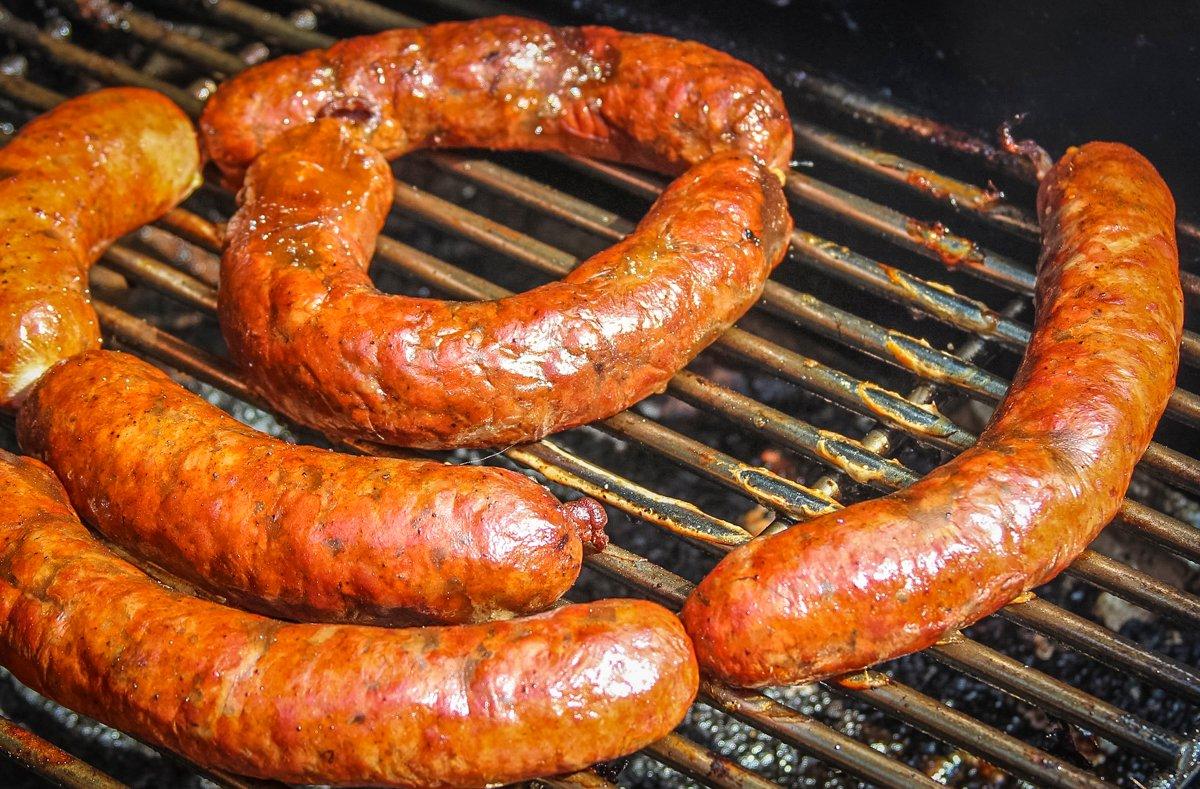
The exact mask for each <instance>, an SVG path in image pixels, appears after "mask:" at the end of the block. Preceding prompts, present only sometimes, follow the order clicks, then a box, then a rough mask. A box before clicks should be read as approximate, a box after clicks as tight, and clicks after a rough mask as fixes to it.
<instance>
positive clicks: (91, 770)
mask: <svg viewBox="0 0 1200 789" xmlns="http://www.w3.org/2000/svg"><path fill="white" fill-rule="evenodd" d="M0 750H3V751H4V752H5V753H6V754H8V755H9V756H11V757H12V758H13V759H16V760H17V761H18V762H20V763H21V764H22V765H24V766H25V767H27V768H29V769H30V770H33V771H34V772H36V773H37V774H39V775H42V776H45V777H46V778H47V779H49V780H51V781H53V782H54V783H56V784H58V785H59V786H65V787H71V788H72V789H121V787H123V786H124V784H122V783H120V782H119V781H114V780H113V779H112V778H110V777H109V776H107V775H105V774H104V773H102V772H100V771H99V770H97V769H96V768H95V767H92V766H91V765H90V764H88V763H87V762H85V761H83V760H81V759H77V758H75V757H74V756H72V755H71V754H69V753H67V752H66V751H64V750H62V749H61V748H59V747H58V746H56V745H54V744H52V743H49V742H47V741H45V740H43V739H42V738H41V737H39V736H37V735H36V734H34V733H32V732H30V731H29V730H28V729H25V728H22V727H21V726H19V725H17V724H15V723H13V722H12V721H10V720H8V719H7V718H2V717H0Z"/></svg>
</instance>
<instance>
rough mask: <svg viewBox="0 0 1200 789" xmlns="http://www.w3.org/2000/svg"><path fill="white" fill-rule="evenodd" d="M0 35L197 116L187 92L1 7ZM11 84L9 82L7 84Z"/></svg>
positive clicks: (195, 104) (196, 107) (196, 105)
mask: <svg viewBox="0 0 1200 789" xmlns="http://www.w3.org/2000/svg"><path fill="white" fill-rule="evenodd" d="M0 33H3V34H4V35H7V36H10V37H11V38H13V39H15V40H17V41H19V42H21V43H22V44H24V45H26V46H30V47H35V48H37V49H40V50H42V51H44V52H45V53H46V54H47V55H50V57H51V58H53V59H54V60H57V61H59V62H60V63H62V64H63V65H65V66H71V67H73V68H76V69H79V70H80V71H84V72H86V73H88V74H92V75H93V76H95V77H96V78H97V79H99V80H102V81H103V82H107V83H110V84H118V85H120V84H124V85H136V86H138V87H143V88H150V89H151V90H157V91H159V92H161V93H163V94H165V95H166V96H167V97H168V98H170V99H171V101H173V102H175V103H176V104H178V105H179V106H180V107H182V108H183V109H184V111H186V112H188V113H189V114H191V115H193V116H194V115H197V114H199V112H200V107H201V104H200V102H199V101H198V100H197V99H196V98H195V97H194V96H192V95H191V94H189V93H188V92H187V91H185V90H182V89H180V88H177V87H175V86H173V85H169V84H167V83H165V82H162V81H161V80H156V79H153V78H152V77H147V76H146V75H144V74H142V73H141V72H140V71H138V70H136V69H134V68H131V67H129V66H126V65H125V64H124V63H118V62H117V61H115V60H112V59H111V58H106V57H104V56H102V55H97V54H96V53H95V52H92V51H90V50H87V49H83V48H82V47H77V46H75V45H74V44H71V43H69V42H66V41H61V40H59V39H57V38H54V37H53V36H51V35H50V34H49V33H46V32H44V31H42V30H40V29H39V28H38V27H37V26H36V25H32V24H30V23H29V22H26V21H24V20H21V19H17V18H16V17H15V16H13V15H12V13H10V12H9V11H8V9H6V8H3V7H0ZM11 80H12V78H10V80H9V81H10V84H11Z"/></svg>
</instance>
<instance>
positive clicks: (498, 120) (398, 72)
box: [200, 16, 792, 185]
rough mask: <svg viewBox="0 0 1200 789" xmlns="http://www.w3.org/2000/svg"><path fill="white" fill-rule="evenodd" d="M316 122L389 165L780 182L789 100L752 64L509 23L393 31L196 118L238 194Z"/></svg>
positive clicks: (680, 44) (609, 34)
mask: <svg viewBox="0 0 1200 789" xmlns="http://www.w3.org/2000/svg"><path fill="white" fill-rule="evenodd" d="M322 116H334V117H339V118H343V119H346V120H349V121H350V122H352V123H353V124H354V127H355V129H356V131H357V132H358V133H359V134H360V135H361V136H362V139H363V141H365V142H367V143H369V144H371V145H372V146H373V147H375V148H377V149H379V150H380V151H381V152H382V153H383V154H384V156H386V157H387V158H389V159H391V158H393V157H395V156H399V155H401V154H403V153H406V152H408V151H411V150H414V149H417V148H430V147H438V148H448V147H474V148H492V149H520V150H556V151H563V152H566V153H573V154H578V155H580V156H594V157H598V158H602V159H614V160H617V161H622V162H626V163H628V164H633V165H638V166H642V167H647V168H650V169H653V170H657V171H659V172H665V173H668V174H671V175H676V174H678V173H680V172H682V171H683V170H684V169H686V168H687V167H688V166H690V165H693V164H697V163H699V162H701V161H703V160H704V159H707V158H708V157H709V156H711V155H713V154H714V153H720V152H723V151H736V152H740V153H744V154H747V155H749V156H751V157H752V158H754V159H756V160H757V161H758V162H759V163H761V164H763V165H764V166H766V167H769V168H772V169H773V170H775V171H776V172H777V173H778V174H780V175H782V174H783V173H784V172H785V171H786V170H787V167H788V161H789V159H790V157H791V154H792V129H791V122H790V121H789V119H788V114H787V110H786V108H785V107H784V105H783V98H782V97H781V96H780V94H779V92H778V91H776V90H775V89H774V88H773V87H771V84H770V83H769V82H768V81H767V79H766V77H764V76H763V75H762V73H760V72H759V71H758V70H757V69H755V68H754V67H753V66H750V65H749V64H747V63H743V62H741V61H739V60H736V59H734V58H732V57H730V56H729V55H726V54H724V53H723V52H718V51H716V50H713V49H710V48H708V47H706V46H703V45H701V44H697V43H695V42H691V41H677V40H675V39H671V38H665V37H663V36H655V35H648V34H641V33H622V32H619V31H617V30H613V29H612V28H608V27H559V28H555V27H550V26H549V25H546V24H545V23H543V22H538V21H536V20H533V19H522V18H519V17H511V16H500V17H493V18H489V19H477V20H473V21H470V22H446V23H443V24H439V25H431V26H429V27H424V28H413V29H406V30H390V31H387V32H384V33H378V34H375V35H371V36H363V37H361V38H351V39H347V40H345V41H341V42H339V43H337V44H335V45H334V46H332V47H330V48H329V49H327V50H318V51H312V52H305V53H303V54H299V55H291V56H288V57H282V58H279V59H277V60H273V61H270V62H268V63H264V64H262V65H259V66H255V67H254V68H252V69H248V70H247V71H245V72H242V73H241V74H239V75H238V76H236V77H234V78H233V79H231V80H228V81H227V82H225V83H224V84H222V85H221V87H220V88H219V89H218V90H217V92H216V94H215V95H214V96H213V97H212V99H210V100H209V102H208V104H207V105H206V106H205V108H204V114H203V115H202V116H201V118H200V129H201V135H202V137H203V139H204V144H205V147H206V148H207V150H208V153H209V155H210V156H211V157H212V159H213V161H214V162H215V163H216V164H217V165H218V166H219V167H220V168H221V170H222V171H223V172H224V173H225V175H226V177H227V179H228V180H229V182H230V183H231V184H234V185H236V184H239V183H241V179H242V174H243V173H244V172H245V170H246V168H247V167H249V166H250V163H251V162H252V161H254V159H255V158H257V157H258V155H259V154H260V153H262V151H263V150H264V148H265V147H266V146H267V144H268V143H270V142H271V140H273V139H274V138H275V137H277V136H278V135H279V134H281V133H282V132H284V131H286V130H287V129H288V128H290V127H296V126H302V125H304V124H307V123H309V122H311V121H313V120H314V119H316V118H319V117H322Z"/></svg>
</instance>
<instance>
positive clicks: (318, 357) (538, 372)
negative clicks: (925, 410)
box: [200, 17, 792, 448]
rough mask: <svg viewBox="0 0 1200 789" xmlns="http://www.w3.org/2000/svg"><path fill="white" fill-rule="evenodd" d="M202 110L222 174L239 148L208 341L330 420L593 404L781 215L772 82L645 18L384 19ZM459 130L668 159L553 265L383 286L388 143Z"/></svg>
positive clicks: (557, 409)
mask: <svg viewBox="0 0 1200 789" xmlns="http://www.w3.org/2000/svg"><path fill="white" fill-rule="evenodd" d="M200 125H201V129H202V135H203V138H204V140H205V144H206V145H207V147H208V151H209V153H210V154H211V156H212V157H213V160H214V161H215V162H216V163H217V164H218V165H219V166H220V167H221V168H222V170H224V172H225V174H226V176H227V178H228V179H229V181H230V182H231V183H243V175H244V174H245V173H246V172H247V168H249V170H248V176H247V177H246V178H245V180H244V186H243V188H242V191H241V193H240V204H241V205H240V208H239V210H238V212H237V214H236V215H235V216H234V218H233V220H232V221H231V222H230V225H229V233H228V237H227V246H226V250H225V254H224V256H223V260H222V272H221V292H220V315H221V327H222V332H223V334H224V336H225V339H226V343H227V344H228V346H229V348H230V352H231V355H232V356H233V358H234V360H235V361H236V362H238V363H239V365H240V366H241V367H242V368H243V369H244V370H245V375H246V377H247V380H248V382H249V383H250V384H251V386H253V387H254V389H255V390H256V391H257V392H258V393H259V394H260V395H261V396H262V397H263V398H264V399H266V400H268V401H269V402H270V403H272V405H274V406H275V407H276V408H278V409H279V410H280V411H281V412H282V413H284V414H285V415H287V416H288V417H289V418H290V419H292V420H294V421H296V422H298V423H301V424H304V425H308V426H310V427H313V428H316V429H318V430H320V431H322V432H324V433H326V434H329V435H335V436H342V437H354V438H361V439H368V440H373V441H380V442H384V443H390V444H398V445H403V446H415V447H423V448H448V447H458V446H499V445H507V444H512V443H517V442H524V441H531V440H534V439H537V438H540V437H542V436H544V435H546V434H548V433H552V432H555V431H559V430H564V429H566V428H569V427H574V426H577V425H580V424H584V423H587V422H591V421H594V420H596V419H600V418H604V417H607V416H611V415H612V414H614V413H616V412H618V411H621V410H623V409H625V408H626V407H628V406H629V405H631V404H633V403H635V402H637V401H638V400H641V399H642V398H644V397H646V396H648V395H650V394H652V393H654V392H656V391H660V390H661V389H663V388H664V387H665V386H666V383H667V381H668V379H669V378H670V376H671V375H673V374H674V373H675V372H677V371H678V370H679V369H681V368H682V367H683V366H684V365H686V364H687V363H688V362H689V361H690V360H691V359H692V358H693V357H694V356H695V355H696V354H698V353H699V352H700V351H701V350H702V349H703V348H704V347H706V346H707V345H708V344H709V343H711V342H712V341H713V340H714V339H715V338H716V337H717V336H719V335H720V334H721V332H723V331H724V330H725V329H726V328H728V327H729V326H730V325H731V324H732V323H733V322H734V321H736V320H737V319H738V318H739V317H741V315H742V314H744V313H745V311H746V310H747V309H749V308H750V306H751V305H753V304H754V302H755V301H756V300H757V299H758V297H759V294H760V292H761V290H762V287H763V285H764V283H765V281H766V278H767V277H768V275H769V274H770V272H771V270H772V269H773V268H774V267H775V266H776V265H777V264H778V263H779V261H780V260H781V258H782V256H783V255H784V253H785V252H786V249H787V242H788V238H789V235H790V232H791V220H790V217H789V216H788V212H787V204H786V201H785V198H784V195H783V192H782V189H781V187H780V183H779V179H780V178H782V177H783V173H784V171H785V170H786V167H787V164H788V158H789V156H790V154H791V145H792V137H791V129H790V126H789V121H788V117H787V112H786V109H785V108H784V106H783V103H782V100H781V98H780V96H779V94H778V93H777V92H776V91H775V90H774V89H773V88H772V87H771V86H770V84H769V83H768V82H767V81H766V79H765V78H764V77H763V76H762V74H760V73H759V72H758V71H756V70H755V69H754V68H752V67H751V66H749V65H747V64H745V63H741V62H739V61H737V60H734V59H733V58H731V57H729V56H727V55H724V54H722V53H719V52H715V51H714V50H711V49H709V48H707V47H704V46H701V45H699V44H695V43H691V42H681V41H674V40H671V39H667V38H662V37H659V36H650V35H635V34H627V33H619V32H617V31H615V30H612V29H609V28H598V27H585V28H552V27H549V26H547V25H545V24H542V23H540V22H535V21H532V20H527V19H518V18H513V17H498V18H494V19H485V20H476V21H472V22H455V23H446V24H441V25H435V26H432V27H428V28H423V29H416V30H397V31H390V32H386V33H381V34H379V35H375V36H369V37H364V38H358V39H350V40H347V41H344V42H341V43H339V44H337V45H335V46H333V47H331V48H330V49H329V50H325V51H319V52H309V53H305V54H302V55H295V56H292V57H286V58H280V59H279V60H276V61H273V62H270V63H267V64H263V65H261V66H257V67H255V68H253V69H249V70H247V71H246V72H243V73H242V74H240V75H238V76H237V77H235V78H234V79H232V80H231V81H229V82H227V83H225V84H224V85H222V86H221V88H220V89H219V90H218V91H217V93H216V94H215V95H214V97H213V98H212V100H211V101H210V102H209V103H208V105H207V106H206V107H205V111H204V114H203V116H202V118H201V121H200ZM464 145H470V146H483V147H488V148H502V149H513V148H519V149H525V150H544V149H553V150H559V151H565V152H569V153H575V154H582V155H588V156H599V157H603V158H609V159H616V160H619V161H623V162H627V163H632V164H638V165H642V166H646V167H651V168H653V169H656V170H659V171H661V172H666V173H671V174H678V173H680V172H684V171H685V170H686V171H685V172H684V174H683V175H682V176H681V177H680V178H679V179H678V180H676V181H675V182H674V183H673V184H672V185H671V186H670V187H669V188H668V189H667V190H666V191H665V192H664V194H663V195H662V197H661V198H660V199H659V200H658V201H657V202H656V203H655V204H654V207H653V208H652V209H651V211H650V213H649V214H648V215H647V216H646V218H645V219H644V220H643V221H642V222H641V224H639V226H638V227H637V229H636V230H635V231H634V232H633V233H632V234H631V235H630V236H629V237H628V238H626V239H624V240H623V241H622V242H620V243H619V244H617V245H616V246H614V247H612V248H611V249H608V250H605V251H604V252H601V253H600V254H598V255H596V256H594V257H592V258H591V259H589V260H587V261H585V262H584V263H582V264H581V265H580V266H579V267H578V268H576V269H575V270H574V271H573V272H572V273H571V274H570V275H568V276H567V277H566V278H564V279H563V280H561V281H559V282H555V283H551V284H549V285H546V286H543V287H540V288H535V289H534V290H532V291H529V292H527V293H523V294H520V295H517V296H513V297H510V298H505V299H500V300H498V301H489V302H471V303H451V302H445V301H437V300H433V299H414V298H405V297H400V296H387V295H383V294H381V293H379V292H378V291H377V290H375V289H374V288H373V287H372V285H371V281H370V279H369V278H368V276H367V274H366V268H367V264H368V263H369V261H370V257H371V254H372V252H373V249H374V245H375V239H376V237H377V235H378V233H379V230H380V228H381V227H382V225H383V222H384V219H385V218H386V215H387V212H388V209H389V205H390V202H391V195H392V193H393V188H394V184H393V180H392V177H391V172H390V170H389V168H388V167H387V165H386V162H385V160H386V159H388V158H391V157H394V156H398V155H401V154H404V153H406V152H408V151H412V150H415V149H418V148H426V147H437V148H444V147H453V146H464ZM772 173H774V177H773V176H772Z"/></svg>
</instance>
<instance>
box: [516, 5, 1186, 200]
mask: <svg viewBox="0 0 1200 789" xmlns="http://www.w3.org/2000/svg"><path fill="white" fill-rule="evenodd" d="M522 5H527V6H529V7H531V8H535V9H538V10H541V11H542V12H543V13H546V14H548V15H549V16H553V17H557V18H559V19H562V20H563V21H567V20H570V21H604V22H607V23H610V24H613V25H615V26H619V27H625V28H630V29H638V28H640V29H652V30H655V31H657V32H664V33H675V34H677V35H683V36H686V37H689V38H696V39H699V40H704V41H706V43H710V44H713V45H715V46H719V47H722V48H725V49H729V50H731V51H734V52H735V53H737V54H739V55H741V56H742V57H745V58H746V59H748V60H751V61H752V62H755V63H756V65H758V66H760V67H761V68H764V70H766V71H767V72H768V73H769V75H770V76H771V78H772V79H773V80H774V81H775V82H776V84H778V85H779V86H780V87H781V88H782V89H783V90H784V91H785V92H789V91H788V90H787V84H788V81H789V73H790V72H794V71H795V70H796V69H799V68H803V67H805V66H811V67H812V68H813V69H814V73H820V74H823V75H824V74H831V75H836V76H841V77H843V78H845V79H848V80H851V81H853V82H855V83H858V84H859V85H861V86H863V87H864V88H866V89H868V90H870V91H871V92H876V93H883V94H885V95H886V94H889V93H890V97H891V100H893V101H895V102H897V103H900V104H902V105H906V106H909V107H911V108H915V109H919V110H921V111H923V112H925V113H927V114H929V115H931V116H933V117H935V118H936V119H938V120H944V121H948V122H952V123H953V124H955V125H958V126H961V127H964V128H967V129H969V130H971V131H978V132H982V133H984V134H986V135H987V136H988V138H989V139H992V135H993V130H994V129H995V128H996V126H997V125H998V124H999V123H1000V122H1001V121H1002V120H1004V119H1005V118H1007V117H1010V116H1012V115H1014V114H1016V113H1019V112H1028V113H1029V117H1028V119H1027V120H1026V122H1025V123H1024V124H1023V126H1022V127H1021V130H1020V131H1021V135H1022V136H1028V137H1032V138H1035V139H1036V140H1037V141H1038V142H1040V143H1041V144H1042V145H1043V146H1045V147H1046V148H1047V149H1049V150H1050V151H1051V152H1052V153H1054V154H1056V155H1057V154H1059V153H1061V151H1062V150H1063V149H1064V148H1065V147H1066V146H1068V145H1071V144H1074V143H1081V142H1086V141H1088V140H1093V139H1111V140H1119V141H1122V142H1126V143H1128V144H1130V145H1133V146H1134V147H1136V148H1138V149H1139V150H1141V151H1142V152H1143V153H1144V154H1146V155H1147V156H1148V157H1149V158H1150V159H1151V161H1153V162H1154V163H1155V164H1156V165H1157V166H1158V167H1159V169H1160V170H1162V172H1163V175H1164V176H1165V177H1166V179H1167V181H1168V183H1169V184H1170V185H1171V187H1172V189H1173V190H1174V191H1175V194H1176V196H1177V199H1178V201H1179V206H1180V214H1181V216H1185V217H1189V218H1193V219H1194V218H1196V217H1198V216H1200V161H1198V159H1197V144H1198V142H1200V3H1188V2H1141V3H1134V2H1124V3H1116V2H1091V3H1089V2H1079V1H1078V0H1059V1H1057V2H1054V1H1048V0H1008V1H999V0H997V1H994V2H962V1H961V0H960V1H959V2H953V1H951V0H946V1H945V2H925V3H897V2H870V1H869V0H790V1H789V0H775V2H771V0H742V1H741V2H737V1H736V0H729V1H727V2H712V0H653V2H641V3H635V2H629V3H620V2H617V3H614V2H599V1H598V0H574V1H573V2H571V1H566V0H550V1H549V2H545V1H542V2H539V1H538V0H532V2H525V3H522ZM793 78H794V77H793ZM789 93H790V92H789ZM793 109H794V110H798V111H799V110H801V108H800V107H798V106H793Z"/></svg>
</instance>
